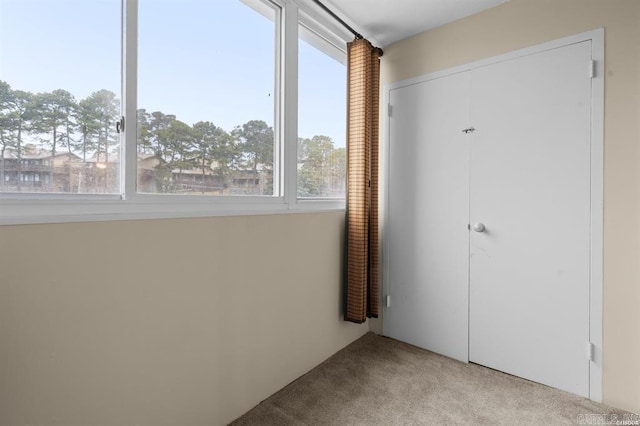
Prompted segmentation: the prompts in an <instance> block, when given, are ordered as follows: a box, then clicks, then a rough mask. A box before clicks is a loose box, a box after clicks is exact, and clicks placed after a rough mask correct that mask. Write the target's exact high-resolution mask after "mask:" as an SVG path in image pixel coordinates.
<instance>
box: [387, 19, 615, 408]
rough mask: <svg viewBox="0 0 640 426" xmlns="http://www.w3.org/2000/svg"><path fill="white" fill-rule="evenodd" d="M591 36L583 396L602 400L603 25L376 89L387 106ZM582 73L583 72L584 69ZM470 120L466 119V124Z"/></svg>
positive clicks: (388, 152) (388, 288)
mask: <svg viewBox="0 0 640 426" xmlns="http://www.w3.org/2000/svg"><path fill="white" fill-rule="evenodd" d="M584 41H591V58H592V60H593V61H595V67H594V75H593V78H592V79H591V207H590V210H591V229H590V234H591V235H590V271H589V275H590V283H589V340H590V342H591V345H592V347H591V348H588V347H585V356H587V355H588V354H589V351H590V352H591V354H590V355H591V362H590V363H589V399H591V400H593V401H597V402H602V367H603V355H604V348H603V337H602V335H603V327H602V310H603V309H602V303H603V232H604V224H603V218H604V70H605V68H604V28H598V29H595V30H592V31H587V32H584V33H579V34H575V35H572V36H568V37H563V38H560V39H557V40H553V41H549V42H546V43H542V44H538V45H534V46H531V47H526V48H523V49H518V50H515V51H512V52H508V53H505V54H501V55H497V56H493V57H490V58H485V59H481V60H478V61H474V62H470V63H468V64H464V65H459V66H455V67H452V68H447V69H444V70H441V71H436V72H433V73H429V74H425V75H421V76H418V77H414V78H410V79H406V80H401V81H398V82H394V83H390V84H386V85H384V87H383V89H382V95H383V96H382V107H383V108H381V110H382V111H387V112H388V111H389V99H390V94H391V90H394V89H398V88H401V87H406V86H410V85H414V84H418V83H423V82H426V81H430V80H434V79H437V78H440V77H445V76H449V75H452V74H457V73H460V72H465V71H470V70H473V69H474V68H478V67H482V66H486V65H490V64H495V63H498V62H503V61H507V60H510V59H515V58H519V57H523V56H528V55H533V54H536V53H540V52H544V51H547V50H552V49H556V48H560V47H564V46H568V45H571V44H575V43H581V42H584ZM585 72H589V70H588V69H585ZM389 120H390V116H389V114H388V113H386V114H384V118H383V120H382V129H381V130H382V131H381V134H382V135H384V137H383V140H382V147H381V148H382V149H381V150H380V152H381V154H382V155H381V157H380V161H381V167H380V169H381V171H383V175H382V179H383V185H381V188H382V194H381V197H380V201H381V206H382V214H383V218H382V233H381V235H382V248H383V250H382V268H383V274H382V293H383V295H384V298H383V300H387V296H388V295H389V294H390V293H391V291H390V287H391V286H390V282H389V256H388V253H389V238H390V235H389V229H390V227H389V225H390V223H389V220H390V218H389V215H388V214H387V212H388V211H389V167H390V164H389V155H390V148H391V146H390V132H389V129H390V122H389ZM469 124H470V125H471V124H472V123H469ZM386 309H387V307H386V303H385V304H384V307H383V310H382V324H383V334H385V335H386V333H385V326H384V316H385V315H384V314H385V312H386Z"/></svg>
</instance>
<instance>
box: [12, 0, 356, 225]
mask: <svg viewBox="0 0 640 426" xmlns="http://www.w3.org/2000/svg"><path fill="white" fill-rule="evenodd" d="M313 7H315V6H312V5H311V2H309V3H307V2H299V1H295V0H226V1H224V2H218V1H212V2H205V1H200V0H181V1H178V0H102V1H100V2H89V1H86V0H64V1H61V0H59V1H55V0H0V224H2V223H32V222H40V221H42V222H46V221H49V220H55V221H73V220H101V219H110V218H113V217H116V216H117V217H118V218H123V219H124V218H144V217H188V216H210V215H224V214H238V213H241V214H245V213H265V212H267V213H268V212H280V211H287V210H309V209H311V210H316V209H342V208H344V201H343V200H342V198H343V197H344V167H345V161H344V160H345V159H344V146H345V130H344V126H345V121H346V117H345V103H346V100H345V80H346V77H345V67H344V61H345V59H344V58H345V50H346V49H345V47H346V40H349V39H350V38H351V35H350V34H348V33H347V34H345V33H344V32H341V30H338V29H337V28H336V26H335V24H333V23H332V21H331V20H330V18H327V17H324V15H323V13H322V11H319V10H318V9H315V10H312V9H313ZM310 16H313V19H311V18H309V17H310ZM52 22H55V23H56V25H55V26H54V27H52V26H51V23H52ZM294 43H295V44H294ZM292 46H295V47H292ZM296 76H297V77H296ZM296 129H298V131H297V132H296Z"/></svg>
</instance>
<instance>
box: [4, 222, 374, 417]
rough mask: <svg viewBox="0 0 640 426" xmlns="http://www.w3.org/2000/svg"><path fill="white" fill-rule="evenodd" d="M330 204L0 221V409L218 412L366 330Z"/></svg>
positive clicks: (246, 401)
mask: <svg viewBox="0 0 640 426" xmlns="http://www.w3.org/2000/svg"><path fill="white" fill-rule="evenodd" d="M343 217H344V213H340V212H336V213H322V214H288V215H274V216H243V217H228V218H210V219H180V220H155V221H151V220H150V221H130V222H99V223H82V224H58V225H28V226H3V227H0V425H3V426H5V425H25V424H37V425H51V424H60V425H87V424H103V425H106V424H109V425H116V424H118V425H120V424H122V425H123V424H130V425H133V424H137V425H177V424H180V425H205V424H206V425H222V424H226V423H228V422H229V421H231V420H233V419H234V418H236V417H238V416H240V415H241V414H243V413H244V412H245V411H247V410H248V409H250V408H251V407H253V406H254V405H256V404H258V403H259V402H260V401H261V400H263V399H264V398H266V397H268V396H269V395H270V394H272V393H273V392H275V391H277V390H278V389H280V388H281V387H283V386H285V385H286V384H287V383H289V382H290V381H292V380H294V379H295V378H297V377H298V376H300V375H302V374H304V373H305V372H307V371H308V370H310V369H311V368H313V367H314V366H316V365H317V364H319V363H320V362H322V361H323V360H325V359H326V358H327V357H329V356H330V355H332V354H333V353H335V352H336V351H338V350H339V349H341V348H342V347H344V346H346V345H347V344H349V343H350V342H352V341H353V340H355V339H356V338H358V337H360V336H361V335H362V334H364V333H365V332H366V331H367V330H368V326H367V325H355V324H351V323H345V322H343V321H342V316H341V312H340V300H341V288H340V274H341V255H342V249H341V247H342V242H341V241H342V240H341V237H342V233H343V231H342V227H343V225H344V219H343Z"/></svg>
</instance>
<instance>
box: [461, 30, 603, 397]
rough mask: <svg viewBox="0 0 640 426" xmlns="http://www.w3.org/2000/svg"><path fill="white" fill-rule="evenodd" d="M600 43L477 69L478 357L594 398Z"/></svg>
mask: <svg viewBox="0 0 640 426" xmlns="http://www.w3.org/2000/svg"><path fill="white" fill-rule="evenodd" d="M590 60H591V42H590V41H586V42H582V43H577V44H573V45H569V46H565V47H562V48H558V49H554V50H550V51H546V52H542V53H537V54H534V55H530V56H525V57H520V58H517V59H514V60H508V61H504V62H500V63H497V64H493V65H489V66H485V67H481V68H477V69H474V70H473V71H472V73H471V99H472V102H471V122H472V124H473V125H474V127H475V128H476V130H475V132H473V133H472V135H471V141H470V152H471V162H470V163H471V172H470V188H471V189H470V195H471V199H470V222H471V224H472V226H473V225H474V224H477V223H482V224H484V225H485V227H486V230H485V232H475V231H471V233H470V288H469V292H470V293H469V297H470V301H469V302H470V305H469V308H470V313H469V316H470V318H469V324H470V328H469V360H470V361H472V362H476V363H478V364H482V365H485V366H488V367H491V368H494V369H497V370H501V371H504V372H507V373H510V374H514V375H517V376H520V377H524V378H527V379H530V380H533V381H536V382H540V383H544V384H547V385H551V386H554V387H557V388H560V389H563V390H566V391H569V392H573V393H576V394H578V395H582V396H585V397H588V395H589V361H588V358H587V343H588V340H589V265H590V258H589V244H590V234H589V232H590V219H591V218H590V119H591V78H590V75H589V64H590Z"/></svg>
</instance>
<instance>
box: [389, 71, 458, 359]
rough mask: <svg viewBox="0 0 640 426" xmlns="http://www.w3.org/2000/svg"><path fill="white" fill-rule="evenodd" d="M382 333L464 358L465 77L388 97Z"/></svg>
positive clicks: (422, 85)
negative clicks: (385, 305) (386, 298)
mask: <svg viewBox="0 0 640 426" xmlns="http://www.w3.org/2000/svg"><path fill="white" fill-rule="evenodd" d="M390 104H391V105H392V112H391V118H390V120H389V123H390V125H389V132H390V147H389V174H390V179H389V180H388V182H389V187H388V198H387V201H388V210H387V214H388V215H389V218H390V220H389V221H388V222H387V223H388V224H389V226H388V228H387V229H386V230H385V235H386V238H387V241H388V243H389V245H388V246H387V254H386V256H385V260H386V267H387V273H388V275H387V282H389V288H388V289H387V292H388V293H390V294H391V300H390V304H391V306H390V308H389V309H387V310H386V311H385V318H384V323H383V324H384V325H383V327H384V331H383V332H384V334H385V335H387V336H390V337H393V338H396V339H399V340H402V341H405V342H409V343H412V344H414V345H417V346H421V347H423V348H427V349H430V350H432V351H435V352H438V353H441V354H444V355H447V356H450V357H452V358H456V359H459V360H462V361H465V362H466V361H467V359H468V325H469V322H468V291H469V287H468V265H469V232H468V230H467V224H468V220H469V144H468V138H467V137H466V135H465V134H464V133H462V132H461V129H463V128H465V126H467V124H468V123H469V73H468V72H464V73H460V74H454V75H451V76H447V77H444V78H439V79H435V80H431V81H427V82H424V83H420V84H416V85H412V86H407V87H402V88H399V89H396V90H392V91H391V93H390Z"/></svg>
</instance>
